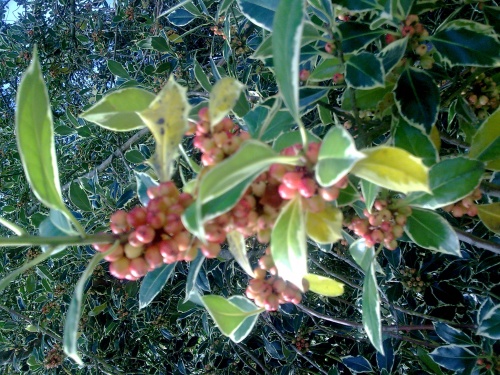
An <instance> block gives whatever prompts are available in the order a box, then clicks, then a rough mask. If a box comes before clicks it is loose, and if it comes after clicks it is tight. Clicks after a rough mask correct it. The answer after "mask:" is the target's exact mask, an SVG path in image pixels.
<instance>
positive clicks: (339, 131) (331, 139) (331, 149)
mask: <svg viewBox="0 0 500 375" xmlns="http://www.w3.org/2000/svg"><path fill="white" fill-rule="evenodd" d="M364 157H365V155H364V154H362V153H361V152H359V151H358V150H357V149H356V145H355V144H354V139H353V138H352V136H351V135H350V134H349V132H348V131H347V130H345V129H344V128H343V127H340V126H335V127H332V128H331V129H330V131H329V132H328V133H327V134H326V136H325V138H324V139H323V142H322V144H321V148H320V150H319V155H318V163H317V165H316V171H315V173H316V180H317V181H318V182H319V184H320V185H321V186H332V185H333V184H335V183H336V182H338V181H339V180H340V179H341V178H342V177H344V176H345V175H346V174H347V173H348V172H349V171H350V170H351V169H352V168H353V166H354V165H355V164H356V162H358V161H359V160H361V159H362V158H364Z"/></svg>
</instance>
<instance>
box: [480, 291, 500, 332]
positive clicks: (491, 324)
mask: <svg viewBox="0 0 500 375" xmlns="http://www.w3.org/2000/svg"><path fill="white" fill-rule="evenodd" d="M477 320H478V327H477V334H478V335H481V336H485V337H489V338H491V339H493V340H500V305H499V304H497V305H495V304H494V303H493V301H492V300H491V299H489V298H488V299H486V300H485V301H484V302H483V304H482V305H481V307H480V308H479V311H478V319H477Z"/></svg>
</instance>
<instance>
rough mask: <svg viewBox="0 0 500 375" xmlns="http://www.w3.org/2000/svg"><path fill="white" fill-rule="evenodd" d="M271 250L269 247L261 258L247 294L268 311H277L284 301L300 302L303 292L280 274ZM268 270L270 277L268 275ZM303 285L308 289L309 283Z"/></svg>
mask: <svg viewBox="0 0 500 375" xmlns="http://www.w3.org/2000/svg"><path fill="white" fill-rule="evenodd" d="M270 251H271V249H270V248H267V249H266V254H265V255H264V256H263V257H261V258H260V259H259V268H256V269H255V270H254V277H255V278H254V279H252V280H250V282H249V283H248V287H247V289H246V295H247V297H248V298H250V299H253V300H254V302H255V304H256V305H257V306H259V307H263V308H265V309H266V310H267V311H276V310H278V308H279V305H280V304H282V303H287V302H291V303H294V304H298V303H300V301H302V294H301V292H300V290H299V288H297V287H296V286H295V285H293V284H292V283H289V282H288V281H285V280H283V279H282V278H281V277H279V276H278V274H277V270H276V266H275V265H274V261H273V258H272V257H271V252H270ZM268 272H269V273H270V274H271V276H270V277H267V274H268ZM303 287H304V290H307V288H308V285H306V284H305V285H303Z"/></svg>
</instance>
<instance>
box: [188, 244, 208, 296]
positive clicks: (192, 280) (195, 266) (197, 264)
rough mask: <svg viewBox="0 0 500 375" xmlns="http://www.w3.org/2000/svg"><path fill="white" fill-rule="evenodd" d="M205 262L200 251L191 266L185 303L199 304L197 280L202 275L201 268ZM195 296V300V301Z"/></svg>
mask: <svg viewBox="0 0 500 375" xmlns="http://www.w3.org/2000/svg"><path fill="white" fill-rule="evenodd" d="M204 261H205V256H204V255H203V254H202V253H201V251H199V250H198V254H197V255H196V258H194V259H193V261H192V262H191V263H190V264H189V273H188V277H187V281H186V296H185V297H184V303H186V302H187V301H192V302H195V303H197V301H198V298H196V297H197V296H198V292H197V290H196V279H197V278H198V274H199V273H200V270H201V267H203V262H204ZM193 296H194V297H195V299H194V300H193Z"/></svg>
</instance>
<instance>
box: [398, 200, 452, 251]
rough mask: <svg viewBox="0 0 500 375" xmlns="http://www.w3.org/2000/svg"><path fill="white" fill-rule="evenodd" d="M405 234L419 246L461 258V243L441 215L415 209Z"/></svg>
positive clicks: (407, 223)
mask: <svg viewBox="0 0 500 375" xmlns="http://www.w3.org/2000/svg"><path fill="white" fill-rule="evenodd" d="M405 233H406V234H407V235H408V237H410V238H411V240H412V241H413V242H415V243H416V244H417V245H418V246H421V247H423V248H426V249H429V250H434V251H437V252H440V253H445V254H449V255H455V256H458V257H461V256H462V255H461V253H460V243H459V242H458V237H457V235H456V233H455V231H454V230H453V228H452V227H451V225H450V224H449V223H448V222H447V221H446V220H445V219H444V218H442V217H441V216H440V215H439V214H437V213H435V212H433V211H429V210H424V209H420V208H415V207H414V208H413V209H412V214H411V216H409V217H408V220H407V222H406V226H405Z"/></svg>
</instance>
